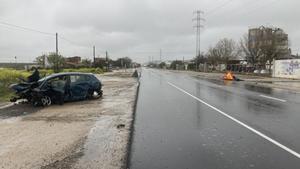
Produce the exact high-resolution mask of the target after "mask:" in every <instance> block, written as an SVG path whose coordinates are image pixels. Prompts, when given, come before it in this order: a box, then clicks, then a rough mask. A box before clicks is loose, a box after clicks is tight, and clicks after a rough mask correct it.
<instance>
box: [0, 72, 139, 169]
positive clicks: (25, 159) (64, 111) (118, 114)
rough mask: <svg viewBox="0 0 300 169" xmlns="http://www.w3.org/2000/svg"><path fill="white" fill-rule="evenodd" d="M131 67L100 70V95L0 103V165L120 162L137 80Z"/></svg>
mask: <svg viewBox="0 0 300 169" xmlns="http://www.w3.org/2000/svg"><path fill="white" fill-rule="evenodd" d="M131 73H132V72H127V73H122V72H117V73H109V74H105V75H100V76H99V78H100V79H101V81H102V82H103V84H104V87H103V91H104V96H103V98H102V99H98V100H87V101H81V102H71V103H66V104H64V105H63V106H59V105H53V106H50V107H47V108H33V107H31V106H30V105H14V106H11V107H8V108H3V109H0V138H1V139H0V168H7V169H18V168H22V169H27V168H28V169H35V168H46V169H49V168H103V169H114V168H122V167H124V165H125V163H126V156H127V146H128V141H129V136H130V128H131V123H132V119H133V111H134V103H135V98H136V91H137V87H138V81H137V80H136V79H134V78H132V77H131Z"/></svg>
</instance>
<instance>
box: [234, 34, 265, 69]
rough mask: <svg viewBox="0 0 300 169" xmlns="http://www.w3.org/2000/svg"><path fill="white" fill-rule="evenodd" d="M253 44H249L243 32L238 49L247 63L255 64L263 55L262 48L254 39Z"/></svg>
mask: <svg viewBox="0 0 300 169" xmlns="http://www.w3.org/2000/svg"><path fill="white" fill-rule="evenodd" d="M251 45H253V46H251V47H250V46H249V39H248V35H247V34H245V35H244V36H243V37H242V38H241V39H240V46H239V48H240V49H239V50H240V52H241V53H243V54H244V56H245V59H246V60H247V62H248V63H250V64H252V65H255V64H257V63H258V62H259V59H260V58H261V56H262V55H263V52H262V49H261V48H260V46H259V42H258V41H256V42H255V44H251Z"/></svg>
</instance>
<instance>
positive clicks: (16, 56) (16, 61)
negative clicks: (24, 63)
mask: <svg viewBox="0 0 300 169" xmlns="http://www.w3.org/2000/svg"><path fill="white" fill-rule="evenodd" d="M17 63H18V62H17V56H15V68H16V69H17V68H18V66H17Z"/></svg>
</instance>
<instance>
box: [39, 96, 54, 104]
mask: <svg viewBox="0 0 300 169" xmlns="http://www.w3.org/2000/svg"><path fill="white" fill-rule="evenodd" d="M41 102H42V105H43V106H50V105H51V104H52V101H51V98H50V97H49V96H43V97H42V99H41Z"/></svg>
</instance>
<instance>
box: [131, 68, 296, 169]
mask: <svg viewBox="0 0 300 169" xmlns="http://www.w3.org/2000/svg"><path fill="white" fill-rule="evenodd" d="M170 84H172V85H173V86H172V85H170ZM299 99H300V96H299V95H297V94H295V93H288V92H287V91H282V90H274V89H272V88H261V87H257V86H251V85H247V84H245V83H243V82H223V81H212V80H209V81H208V80H203V79H196V78H192V77H190V76H188V75H184V74H175V73H170V72H166V71H159V70H151V69H144V70H143V72H142V77H141V86H140V92H139V98H138V103H137V112H136V119H135V124H134V128H135V130H134V135H133V143H132V148H131V154H130V168H132V169H143V168H149V169H152V168H172V169H173V168H174V169H176V168H178V169H179V168H180V169H182V168H205V169H210V168H212V169H213V168H230V169H235V168H236V169H240V168H243V169H244V168H263V169H265V168H272V169H276V168H280V169H281V168H298V167H299V166H300V159H299V156H297V155H299V154H298V153H299V152H300V142H299V140H300V132H299V127H300V126H299V121H300V113H299V103H300V102H299ZM220 112H223V113H225V114H226V115H227V116H229V117H232V119H231V118H229V117H226V115H224V114H222V113H220ZM235 120H236V121H235ZM239 122H240V123H241V124H245V126H243V125H241V124H239ZM247 126H248V128H247ZM251 129H253V130H254V131H252V130H251ZM255 131H257V133H255ZM260 134H262V135H260ZM264 136H266V137H264ZM274 141H275V142H274Z"/></svg>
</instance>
